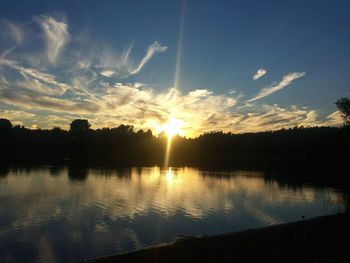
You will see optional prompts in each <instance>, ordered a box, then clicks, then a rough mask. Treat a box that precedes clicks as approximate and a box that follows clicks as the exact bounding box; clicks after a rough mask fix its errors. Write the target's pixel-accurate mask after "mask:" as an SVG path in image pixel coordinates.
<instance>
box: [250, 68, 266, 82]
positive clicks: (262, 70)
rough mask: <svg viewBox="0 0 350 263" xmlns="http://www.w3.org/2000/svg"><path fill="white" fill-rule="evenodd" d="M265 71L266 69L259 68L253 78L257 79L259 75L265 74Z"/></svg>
mask: <svg viewBox="0 0 350 263" xmlns="http://www.w3.org/2000/svg"><path fill="white" fill-rule="evenodd" d="M266 73H267V70H266V69H263V68H261V69H259V70H258V71H257V72H256V73H255V74H254V76H253V80H257V79H260V78H261V77H263V76H265V75H266Z"/></svg>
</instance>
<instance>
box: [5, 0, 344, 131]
mask: <svg viewBox="0 0 350 263" xmlns="http://www.w3.org/2000/svg"><path fill="white" fill-rule="evenodd" d="M349 13H350V1H349V0H317V1H314V0H293V1H289V0H283V1H282V0H264V1H262V0H227V1H226V0H220V1H214V0H211V1H209V0H187V1H181V0H178V1H175V0H168V1H162V0H152V1H151V0H144V1H136V0H125V1H121V0H116V1H112V0H110V1H107V0H106V1H92V0H84V1H82V0H80V1H79V0H75V1H63V0H61V1H44V0H42V1H36V0H33V1H18V0H11V1H4V2H3V3H2V7H1V9H0V118H7V119H10V120H11V121H12V122H13V123H14V124H19V125H24V126H26V127H29V128H37V127H39V128H43V129H46V128H53V127H57V126H58V127H61V128H64V129H68V128H69V124H70V122H71V121H72V120H74V119H77V118H86V119H88V120H89V122H90V123H91V124H92V128H101V127H116V126H118V125H120V124H130V125H133V126H134V127H135V129H136V130H138V129H145V130H146V129H148V128H150V129H151V130H152V131H154V132H155V133H158V132H161V131H162V129H163V128H164V127H165V126H166V125H169V124H171V123H173V124H175V126H177V128H178V131H181V135H184V136H188V137H193V136H197V135H199V134H201V133H203V132H210V131H217V130H223V131H225V132H229V131H230V132H233V133H243V132H257V131H264V130H275V129H280V128H289V127H294V126H301V125H303V126H323V125H326V126H338V125H341V123H342V119H341V116H340V113H339V112H338V111H337V109H336V106H335V104H334V102H335V101H336V100H337V99H338V98H341V97H350V48H349V47H350V16H349V15H348V14H349Z"/></svg>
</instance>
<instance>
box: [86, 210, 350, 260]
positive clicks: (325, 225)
mask: <svg viewBox="0 0 350 263" xmlns="http://www.w3.org/2000/svg"><path fill="white" fill-rule="evenodd" d="M349 223H350V216H349V213H342V214H337V215H329V216H323V217H318V218H313V219H308V220H302V221H298V222H293V223H287V224H282V225H276V226H270V227H264V228H259V229H250V230H245V231H241V232H236V233H229V234H224V235H217V236H208V237H198V238H197V237H190V238H184V239H181V240H178V241H176V242H174V243H171V244H166V245H160V246H155V247H151V248H147V249H143V250H140V251H136V252H131V253H126V254H121V255H116V256H109V257H102V258H97V259H92V260H88V261H86V262H100V263H108V262H181V263H183V262H314V263H316V262H349V259H350V251H349V245H348V241H347V240H349V237H350V235H349V234H350V224H349Z"/></svg>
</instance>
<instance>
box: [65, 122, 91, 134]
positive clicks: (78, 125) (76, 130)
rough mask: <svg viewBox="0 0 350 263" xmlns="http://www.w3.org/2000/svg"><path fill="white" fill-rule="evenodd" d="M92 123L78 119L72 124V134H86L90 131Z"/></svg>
mask: <svg viewBox="0 0 350 263" xmlns="http://www.w3.org/2000/svg"><path fill="white" fill-rule="evenodd" d="M90 126H91V125H90V123H89V121H88V120H83V119H76V120H74V121H72V122H71V124H70V132H71V133H73V134H75V135H80V134H83V133H86V132H87V131H88V130H89V129H90Z"/></svg>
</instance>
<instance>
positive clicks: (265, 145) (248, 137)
mask: <svg viewBox="0 0 350 263" xmlns="http://www.w3.org/2000/svg"><path fill="white" fill-rule="evenodd" d="M349 105H350V101H349V100H348V99H341V100H338V101H337V106H338V108H339V110H340V111H341V112H342V114H343V117H344V124H345V125H344V127H341V128H335V127H311V128H303V127H295V128H290V129H281V130H277V131H266V132H259V133H245V134H233V133H230V132H229V133H224V132H221V131H217V132H209V133H204V134H202V135H200V136H198V137H197V138H183V137H179V136H175V137H174V138H173V142H172V148H171V152H170V163H169V165H195V166H212V167H213V166H215V165H220V166H237V167H239V166H242V167H243V166H254V165H270V166H275V165H281V166H285V165H289V166H295V165H300V164H301V165H314V166H318V167H322V166H324V165H329V166H330V167H336V166H337V167H339V166H344V167H345V166H346V162H347V160H348V158H349V157H348V156H350V154H349V153H350V128H349V127H350V125H349V120H350V118H349V117H350V110H349V109H350V107H349ZM0 145H1V150H0V158H1V161H2V162H3V163H6V162H7V163H8V162H29V163H32V162H60V161H81V162H85V163H91V164H95V163H97V164H98V163H101V164H106V163H108V164H116V165H138V166H139V165H164V159H165V152H166V147H167V138H166V136H165V135H164V134H162V135H159V136H155V135H153V134H152V132H151V131H150V130H148V131H143V130H138V131H136V130H135V129H134V127H133V126H131V125H120V126H118V127H115V128H102V129H96V130H93V129H91V127H90V124H89V122H88V120H83V119H77V120H74V121H72V123H71V124H70V130H69V131H66V130H62V129H60V128H53V129H51V130H47V129H46V130H45V129H44V130H41V129H38V130H31V129H27V128H25V127H23V126H19V125H17V126H13V125H12V123H11V121H10V120H7V119H0Z"/></svg>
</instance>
